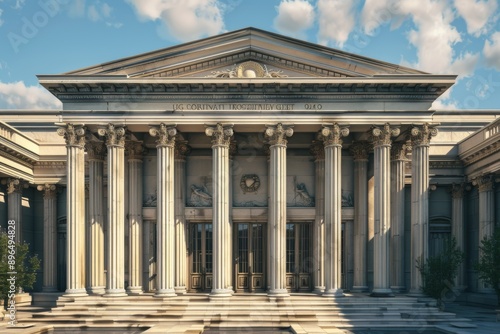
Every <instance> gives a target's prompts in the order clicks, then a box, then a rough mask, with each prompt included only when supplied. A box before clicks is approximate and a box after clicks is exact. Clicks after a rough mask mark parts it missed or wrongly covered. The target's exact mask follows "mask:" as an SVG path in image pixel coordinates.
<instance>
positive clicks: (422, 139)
mask: <svg viewBox="0 0 500 334" xmlns="http://www.w3.org/2000/svg"><path fill="white" fill-rule="evenodd" d="M437 134H438V130H437V129H436V128H435V127H432V126H430V125H429V123H424V124H423V125H416V126H414V127H413V128H412V129H411V130H410V139H411V145H412V146H429V144H430V142H431V137H435V136H436V135H437Z"/></svg>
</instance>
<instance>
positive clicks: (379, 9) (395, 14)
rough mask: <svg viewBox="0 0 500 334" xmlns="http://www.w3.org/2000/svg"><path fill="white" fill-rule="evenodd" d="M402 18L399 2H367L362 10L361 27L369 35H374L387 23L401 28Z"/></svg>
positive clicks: (369, 0) (377, 0)
mask: <svg viewBox="0 0 500 334" xmlns="http://www.w3.org/2000/svg"><path fill="white" fill-rule="evenodd" d="M402 18H403V17H402V16H401V13H400V11H399V9H398V5H397V2H394V1H393V0H366V1H365V4H364V6H363V9H362V10H361V25H362V26H363V30H364V32H365V33H366V34H368V35H373V34H374V33H375V30H376V29H377V28H378V27H379V26H381V25H383V24H385V23H389V22H390V23H391V25H392V27H395V26H399V25H400V23H401V20H402Z"/></svg>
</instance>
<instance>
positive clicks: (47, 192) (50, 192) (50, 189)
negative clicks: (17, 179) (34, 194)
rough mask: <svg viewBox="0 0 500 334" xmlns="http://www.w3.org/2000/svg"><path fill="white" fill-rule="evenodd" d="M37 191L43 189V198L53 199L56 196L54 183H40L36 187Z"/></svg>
mask: <svg viewBox="0 0 500 334" xmlns="http://www.w3.org/2000/svg"><path fill="white" fill-rule="evenodd" d="M36 189H37V190H38V191H43V198H45V199H53V198H55V197H56V191H57V186H56V185H55V184H48V183H46V184H41V185H38V186H37V187H36Z"/></svg>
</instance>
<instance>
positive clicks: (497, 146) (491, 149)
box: [462, 141, 500, 166]
mask: <svg viewBox="0 0 500 334" xmlns="http://www.w3.org/2000/svg"><path fill="white" fill-rule="evenodd" d="M498 151H500V141H496V142H493V143H491V144H489V145H488V146H485V147H483V148H481V149H479V150H477V151H474V152H471V153H470V154H469V155H466V156H464V157H462V161H463V162H464V165H465V166H469V165H471V164H473V163H475V162H477V161H479V160H482V159H484V158H486V157H488V156H489V155H492V154H494V153H496V152H498Z"/></svg>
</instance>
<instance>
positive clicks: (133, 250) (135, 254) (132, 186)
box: [127, 142, 144, 295]
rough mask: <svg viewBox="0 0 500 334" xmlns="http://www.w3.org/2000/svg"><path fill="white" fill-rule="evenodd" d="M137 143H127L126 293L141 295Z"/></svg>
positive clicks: (140, 151) (140, 152)
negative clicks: (127, 230)
mask: <svg viewBox="0 0 500 334" xmlns="http://www.w3.org/2000/svg"><path fill="white" fill-rule="evenodd" d="M143 152H144V148H143V146H142V144H141V143H139V142H128V143H127V157H128V160H127V162H128V187H129V190H128V191H129V193H128V224H129V225H128V226H129V233H128V238H129V247H128V249H129V257H128V258H129V270H128V277H129V278H128V287H127V292H128V293H129V294H131V295H136V294H141V293H142V254H141V253H142V251H143V247H142V155H143Z"/></svg>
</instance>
